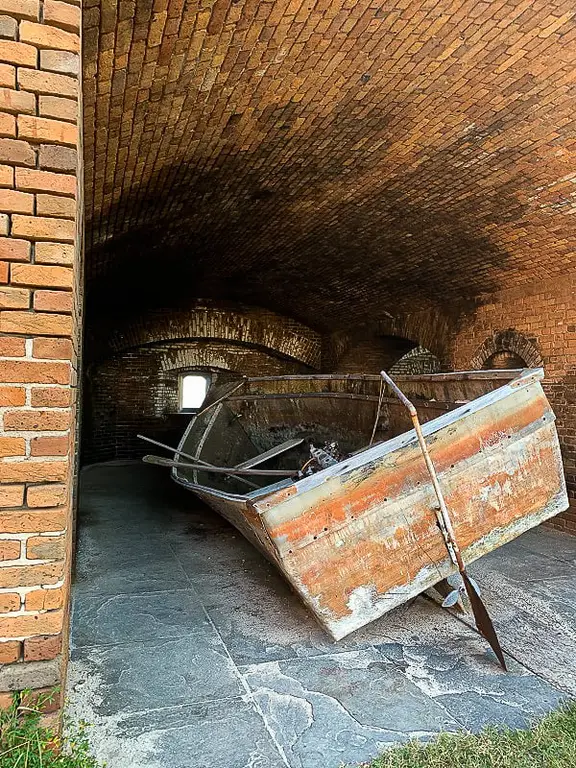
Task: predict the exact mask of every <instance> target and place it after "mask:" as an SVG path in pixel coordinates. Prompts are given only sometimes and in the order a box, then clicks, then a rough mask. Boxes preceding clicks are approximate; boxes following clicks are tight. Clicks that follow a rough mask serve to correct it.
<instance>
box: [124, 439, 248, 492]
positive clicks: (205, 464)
mask: <svg viewBox="0 0 576 768" xmlns="http://www.w3.org/2000/svg"><path fill="white" fill-rule="evenodd" d="M136 437H139V438H140V440H145V441H146V442H147V443H152V445H157V446H158V448H164V449H165V450H167V451H172V453H176V454H178V456H184V458H185V459H190V460H191V461H195V462H196V464H202V466H203V467H213V466H214V464H210V463H209V462H207V461H204V460H203V459H200V458H198V456H192V454H190V453H184V451H179V450H178V448H172V446H170V445H166V443H161V442H159V441H158V440H152V438H151V437H146V436H145V435H136ZM237 479H238V481H239V482H240V483H244V485H247V486H249V487H250V488H259V487H260V486H259V485H256V483H251V482H250V480H246V478H244V477H238V478H237Z"/></svg>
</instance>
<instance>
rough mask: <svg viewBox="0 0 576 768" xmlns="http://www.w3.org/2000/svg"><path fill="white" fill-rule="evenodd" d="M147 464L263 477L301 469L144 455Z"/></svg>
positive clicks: (277, 475)
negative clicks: (221, 464) (220, 464)
mask: <svg viewBox="0 0 576 768" xmlns="http://www.w3.org/2000/svg"><path fill="white" fill-rule="evenodd" d="M142 461H145V462H146V464H158V465H159V466H161V467H178V468H181V469H197V470H200V471H202V472H214V473H215V474H217V475H262V476H263V477H294V475H297V474H298V472H299V471H300V470H299V469H235V468H234V467H215V466H213V465H212V464H211V465H209V466H206V465H205V464H187V463H186V462H183V461H172V459H165V458H164V457H163V456H150V455H148V456H144V457H143V458H142Z"/></svg>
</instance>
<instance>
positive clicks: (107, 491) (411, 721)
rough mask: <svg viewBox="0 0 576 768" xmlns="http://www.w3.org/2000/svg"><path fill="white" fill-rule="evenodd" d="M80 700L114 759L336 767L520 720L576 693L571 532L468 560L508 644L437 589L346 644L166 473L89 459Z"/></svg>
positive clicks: (119, 762)
mask: <svg viewBox="0 0 576 768" xmlns="http://www.w3.org/2000/svg"><path fill="white" fill-rule="evenodd" d="M79 520H80V522H79V532H78V533H79V535H78V555H77V565H76V578H75V585H74V590H73V614H72V652H71V663H70V671H69V680H68V699H69V711H70V714H71V715H72V716H73V717H75V718H84V719H85V720H87V721H88V722H90V723H92V724H93V726H94V727H93V728H92V729H91V741H92V743H93V746H94V749H95V751H96V753H97V755H98V756H99V757H100V759H102V760H105V761H106V762H107V763H108V768H215V766H222V768H282V766H288V767H289V768H338V766H340V765H342V764H351V765H354V764H357V763H359V762H362V761H365V760H369V759H370V758H373V757H375V756H376V755H378V753H379V752H381V751H382V750H383V749H384V748H385V747H386V746H388V745H390V744H393V743H397V742H400V741H403V740H406V739H408V738H411V737H422V738H426V737H429V736H431V735H434V734H436V733H438V732H439V731H442V730H449V731H450V730H457V729H461V728H466V729H471V730H478V729H479V728H481V727H482V726H484V725H487V724H495V725H503V724H505V725H509V726H511V727H522V726H525V725H526V724H527V723H529V722H530V720H531V719H533V718H534V717H535V716H539V715H542V714H544V713H545V712H547V711H548V710H550V709H551V708H553V707H555V706H557V705H558V703H559V702H561V701H562V700H563V699H564V698H566V697H567V696H568V695H571V694H574V693H576V653H575V650H576V633H575V630H576V607H575V605H574V597H573V596H574V590H575V588H576V538H571V537H567V536H563V535H562V534H559V533H555V532H553V531H550V530H546V529H539V530H537V531H531V532H529V533H527V534H525V535H524V536H522V537H521V538H520V539H518V540H516V541H515V542H512V543H511V544H509V545H507V546H506V547H503V548H502V549H500V550H498V551H497V552H495V553H493V554H491V555H489V556H487V557H485V558H483V559H482V560H481V561H480V562H478V563H477V564H475V566H473V568H472V569H471V570H472V572H473V573H474V575H475V576H476V578H477V579H478V580H479V581H480V583H481V584H482V586H483V590H484V598H485V600H486V602H487V603H488V605H489V608H490V611H491V612H492V614H493V616H494V618H495V623H496V625H497V629H498V631H499V634H500V637H501V639H502V641H503V645H504V647H505V649H506V650H507V651H508V652H509V653H511V654H512V657H511V658H510V660H509V663H510V672H509V673H508V674H504V673H503V672H502V670H501V669H500V668H499V667H498V666H497V665H496V663H495V662H494V658H493V657H492V654H491V652H490V651H487V649H486V644H485V643H484V642H483V641H482V640H481V639H480V638H479V637H478V636H477V635H476V634H475V633H474V632H472V631H471V630H470V629H469V628H467V627H466V626H465V625H464V624H463V623H462V622H460V621H458V620H457V619H455V618H454V617H452V616H450V615H449V614H447V613H446V612H444V611H443V610H442V609H440V608H439V607H438V606H436V605H434V604H433V603H431V602H429V601H428V600H427V599H425V598H422V597H421V598H418V599H416V600H414V601H412V602H411V603H410V604H408V605H405V606H402V607H400V608H398V609H396V610H394V611H392V612H391V613H389V614H388V615H387V616H384V617H383V618H381V619H380V620H378V621H376V622H375V623H373V624H372V625H370V626H369V627H366V628H365V629H364V630H361V631H360V632H356V633H355V634H353V635H352V636H350V637H348V638H346V639H345V640H343V641H340V642H339V643H337V644H335V643H333V642H332V641H331V640H330V639H329V638H328V637H327V636H326V635H325V634H324V633H323V631H322V630H321V629H320V628H319V627H317V625H316V624H315V622H314V620H313V619H312V618H311V616H310V615H309V614H308V613H307V612H306V610H305V609H304V608H303V606H302V605H301V604H300V602H299V600H298V598H297V597H296V596H295V595H294V594H293V593H292V592H291V591H290V588H289V587H288V585H287V584H286V583H285V582H284V581H283V580H282V578H281V577H280V575H279V574H278V573H277V572H276V571H275V569H274V568H273V567H272V566H271V565H269V564H268V563H267V561H266V560H265V559H264V558H263V557H262V556H261V555H260V554H259V553H258V552H257V551H256V550H254V549H253V548H252V547H251V546H250V545H249V544H248V543H247V542H246V541H245V540H244V539H243V538H242V537H241V536H240V534H238V533H237V532H236V531H235V530H234V529H233V528H231V527H230V526H229V525H228V524H227V523H226V522H225V521H223V520H222V519H221V518H219V517H218V516H217V515H215V514H214V513H213V512H211V511H210V510H209V509H208V508H207V507H205V506H204V505H203V504H201V502H199V501H198V500H196V499H195V497H194V496H192V495H191V494H189V493H187V492H185V491H184V490H182V489H180V488H178V487H176V486H175V485H174V484H172V483H171V482H170V480H169V478H168V474H167V472H166V471H164V470H161V469H158V468H154V467H150V466H144V465H139V464H133V463H132V464H131V463H111V464H103V465H94V466H91V467H88V468H87V469H86V470H85V471H84V472H83V476H82V488H81V496H80V516H79Z"/></svg>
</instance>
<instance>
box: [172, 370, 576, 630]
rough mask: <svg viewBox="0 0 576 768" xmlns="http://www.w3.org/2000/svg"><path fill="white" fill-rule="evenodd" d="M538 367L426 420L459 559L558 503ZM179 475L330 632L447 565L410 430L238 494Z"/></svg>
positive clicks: (365, 616) (559, 483)
mask: <svg viewBox="0 0 576 768" xmlns="http://www.w3.org/2000/svg"><path fill="white" fill-rule="evenodd" d="M541 376H542V374H541V372H539V371H537V372H525V373H524V374H523V375H522V376H520V377H518V378H517V379H515V380H514V381H512V382H510V383H508V384H505V385H504V386H501V387H499V388H498V389H496V390H494V391H492V392H488V393H487V394H485V395H483V396H481V397H479V398H477V399H476V400H473V401H471V402H469V403H467V404H465V405H462V406H461V407H459V408H456V409H454V410H452V411H449V412H446V413H445V414H443V415H442V416H439V417H437V418H434V419H432V420H431V421H428V422H427V423H426V424H425V425H424V427H423V431H424V435H425V437H426V443H427V445H428V449H429V452H430V456H431V458H432V460H433V462H434V466H435V468H436V471H437V473H438V477H439V480H440V483H441V487H442V490H443V492H444V496H445V498H446V502H447V505H448V508H449V510H450V514H451V517H452V521H453V524H454V527H455V532H456V536H457V540H458V543H459V546H460V549H461V551H462V555H463V559H464V562H465V563H466V564H468V563H470V562H472V561H473V560H475V559H476V558H478V557H480V556H482V555H483V554H486V553H487V552H490V551H492V550H494V549H496V548H497V547H499V546H501V545H503V544H505V543H506V542H508V541H510V540H511V539H513V538H515V537H516V536H518V535H520V534H521V533H523V532H524V531H526V530H528V529H529V528H532V527H533V526H535V525H538V524H539V523H541V522H542V521H544V520H546V519H548V518H550V517H552V516H553V515H556V514H557V513H558V512H560V511H562V510H564V509H566V508H567V505H568V500H567V494H566V487H565V481H564V475H563V470H562V461H561V456H560V448H559V442H558V437H557V434H556V429H555V424H554V414H553V412H552V410H551V408H550V406H549V404H548V401H547V399H546V397H545V395H544V392H543V390H542V388H541V386H540V381H539V379H540V378H541ZM175 479H176V480H178V481H179V482H183V484H186V485H188V487H190V488H191V489H192V490H194V491H195V492H196V493H197V494H198V495H200V496H201V497H202V498H203V499H204V500H205V501H206V502H207V503H208V504H210V505H211V506H212V507H214V508H215V509H217V510H218V511H219V512H221V513H222V514H223V515H224V516H225V517H226V518H227V519H228V520H229V521H230V522H232V523H233V524H234V525H235V526H236V527H237V528H239V529H240V530H241V531H242V532H243V533H244V534H245V535H246V536H247V537H248V538H249V539H250V540H252V541H253V542H254V543H255V544H256V545H257V546H258V547H259V548H260V549H261V550H262V551H263V552H265V553H266V555H267V556H268V557H269V558H270V559H271V560H273V561H274V562H275V563H276V564H277V565H278V567H279V568H280V569H281V570H282V572H283V573H284V574H285V576H286V578H287V579H288V580H289V582H290V583H291V584H292V585H293V587H294V588H295V589H296V590H297V591H298V593H299V594H300V596H301V598H302V600H303V601H304V602H305V603H306V605H307V606H308V607H309V608H310V610H311V611H312V612H313V613H314V615H315V616H316V617H317V619H318V621H319V622H320V623H321V624H322V626H323V627H324V628H325V629H326V630H327V631H328V632H329V633H330V634H331V635H332V637H334V638H335V639H336V640H338V639H340V638H342V637H344V636H346V635H347V634H349V633H350V632H353V631H354V630H356V629H359V628H360V627H362V626H364V625H365V624H367V623H369V622H371V621H374V620H375V619H377V618H378V617H380V616H382V615H383V614H385V613H387V612H388V611H390V610H392V609H393V608H394V607H396V606H398V605H400V604H401V603H403V602H405V601H406V600H408V599H410V598H411V597H415V596H416V595H418V594H420V593H421V592H423V591H425V590H426V589H428V588H429V587H431V586H433V585H434V584H436V583H437V582H439V581H440V580H442V579H443V578H446V577H447V576H448V575H450V574H452V573H454V572H455V571H456V569H455V567H454V565H453V564H452V562H451V560H450V559H449V557H448V552H447V549H446V544H445V542H444V539H443V536H442V534H441V531H440V530H439V528H438V524H437V517H436V513H435V511H434V505H435V504H436V503H437V499H436V497H435V495H434V492H433V489H432V486H431V484H430V482H429V476H428V473H427V470H426V466H425V463H424V459H423V457H422V453H421V451H420V449H419V447H418V444H417V440H416V436H415V434H414V432H413V431H409V432H406V433H404V434H401V435H399V436H397V437H395V438H393V439H391V440H388V441H386V442H383V443H380V444H378V445H375V446H374V447H373V448H370V449H367V450H364V451H361V452H360V453H358V454H356V455H354V456H353V457H351V458H350V459H348V460H346V461H343V462H340V463H339V464H337V465H335V466H333V467H330V468H329V469H327V470H323V471H321V472H319V473H317V474H315V475H313V476H311V477H307V478H304V479H302V480H299V481H297V482H284V483H279V484H277V486H275V487H272V488H263V489H260V490H258V491H255V492H253V493H249V494H247V495H245V496H240V495H231V494H225V493H222V492H214V491H213V490H211V489H209V488H206V487H200V486H198V485H194V484H191V483H190V481H189V480H186V479H185V478H182V476H180V477H178V473H177V472H176V473H175Z"/></svg>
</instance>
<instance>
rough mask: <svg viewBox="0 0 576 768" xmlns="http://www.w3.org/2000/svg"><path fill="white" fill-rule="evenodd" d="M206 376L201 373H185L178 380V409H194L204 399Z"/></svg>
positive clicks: (206, 387)
mask: <svg viewBox="0 0 576 768" xmlns="http://www.w3.org/2000/svg"><path fill="white" fill-rule="evenodd" d="M207 391H208V377H207V376H203V375H202V374H201V373H187V374H186V375H185V376H182V379H181V380H180V410H181V411H196V410H198V408H200V407H201V405H202V403H203V402H204V400H205V399H206V393H207Z"/></svg>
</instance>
